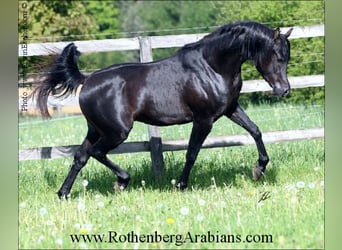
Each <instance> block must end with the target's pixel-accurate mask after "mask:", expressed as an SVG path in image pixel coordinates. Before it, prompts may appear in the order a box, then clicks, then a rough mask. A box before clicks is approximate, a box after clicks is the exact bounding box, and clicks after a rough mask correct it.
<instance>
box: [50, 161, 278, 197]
mask: <svg viewBox="0 0 342 250" xmlns="http://www.w3.org/2000/svg"><path fill="white" fill-rule="evenodd" d="M240 160H241V159H238V160H236V161H232V162H229V161H227V162H225V161H224V162H218V161H215V160H214V159H213V160H212V161H211V160H200V161H197V162H196V163H195V165H194V167H193V169H192V172H191V174H190V180H189V188H188V190H189V191H190V190H191V189H192V187H193V188H194V189H196V190H205V189H208V188H210V187H211V185H212V184H213V179H212V177H214V180H215V184H216V186H217V187H225V186H236V187H240V186H241V185H242V184H241V180H242V179H243V181H246V182H250V183H252V184H253V185H255V186H259V185H263V183H264V182H267V183H268V184H270V185H271V184H275V183H276V181H277V172H278V170H277V168H275V167H269V168H267V170H266V174H265V176H263V177H262V178H261V179H260V180H259V181H254V180H253V178H252V167H253V166H254V165H255V163H253V162H248V161H247V162H240ZM164 161H165V172H164V175H163V176H162V177H161V178H160V179H158V180H155V179H154V177H153V174H152V169H151V162H150V160H146V161H143V162H141V164H140V166H136V167H135V168H133V167H131V168H129V169H126V170H127V171H128V172H129V173H130V175H131V181H130V183H129V185H128V187H127V190H137V189H140V188H143V186H142V181H144V183H145V186H144V188H147V189H153V190H160V191H170V190H172V189H173V188H174V186H173V185H172V184H171V180H173V179H174V180H176V182H177V180H178V178H179V176H180V174H181V172H182V169H183V166H184V161H183V160H182V159H179V160H178V159H176V158H174V157H169V156H164ZM242 163H243V164H242ZM241 165H242V166H241ZM101 167H102V168H97V167H96V168H97V170H96V171H94V170H89V171H88V170H86V169H87V168H85V169H83V170H82V171H81V173H80V176H79V177H78V178H82V179H86V180H88V182H89V184H88V186H87V190H88V191H90V192H92V193H100V194H102V195H105V196H107V195H114V194H115V193H116V191H115V190H114V188H113V184H114V182H115V181H116V176H115V174H114V173H112V172H111V171H110V170H107V169H106V168H105V167H104V166H102V165H101ZM48 179H50V178H48ZM49 184H52V185H53V186H55V185H56V183H55V181H54V180H51V179H50V183H49ZM82 192H83V190H82V189H80V188H76V187H73V190H72V193H73V196H76V197H77V196H78V195H79V194H81V193H82Z"/></svg>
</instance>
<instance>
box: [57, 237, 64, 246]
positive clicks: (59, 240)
mask: <svg viewBox="0 0 342 250" xmlns="http://www.w3.org/2000/svg"><path fill="white" fill-rule="evenodd" d="M56 244H57V245H58V246H61V245H63V240H62V239H60V238H58V239H57V240H56Z"/></svg>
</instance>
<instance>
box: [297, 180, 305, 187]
mask: <svg viewBox="0 0 342 250" xmlns="http://www.w3.org/2000/svg"><path fill="white" fill-rule="evenodd" d="M296 186H297V188H304V187H305V182H304V181H298V182H297V183H296Z"/></svg>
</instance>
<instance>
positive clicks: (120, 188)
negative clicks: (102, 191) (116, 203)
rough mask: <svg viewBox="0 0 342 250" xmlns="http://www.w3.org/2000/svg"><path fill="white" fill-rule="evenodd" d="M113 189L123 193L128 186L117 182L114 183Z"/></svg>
mask: <svg viewBox="0 0 342 250" xmlns="http://www.w3.org/2000/svg"><path fill="white" fill-rule="evenodd" d="M113 188H114V190H115V191H123V190H125V188H126V185H124V184H122V183H120V182H118V181H116V182H114V183H113Z"/></svg>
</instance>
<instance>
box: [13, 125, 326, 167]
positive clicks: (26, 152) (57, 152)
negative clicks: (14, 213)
mask: <svg viewBox="0 0 342 250" xmlns="http://www.w3.org/2000/svg"><path fill="white" fill-rule="evenodd" d="M262 137H263V141H264V142H265V143H275V142H287V141H295V140H311V139H319V138H323V137H324V129H323V128H310V129H297V130H287V131H273V132H266V133H263V134H262ZM250 144H254V140H253V138H252V137H251V136H250V135H248V134H241V135H231V136H210V137H208V138H207V139H206V140H205V142H204V143H203V145H202V148H217V147H232V146H243V145H250ZM187 146H188V141H187V140H167V141H163V142H162V145H161V148H162V151H163V152H165V151H178V150H185V149H187ZM78 148H79V145H70V146H59V147H58V146H57V147H41V148H33V149H23V150H19V161H23V160H39V159H56V158H63V157H72V156H74V154H75V152H76V150H77V149H78ZM150 151H151V144H150V142H149V141H140V142H126V143H123V144H121V145H119V146H118V147H117V148H115V149H114V150H112V151H110V152H109V153H110V154H122V153H137V152H150Z"/></svg>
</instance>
